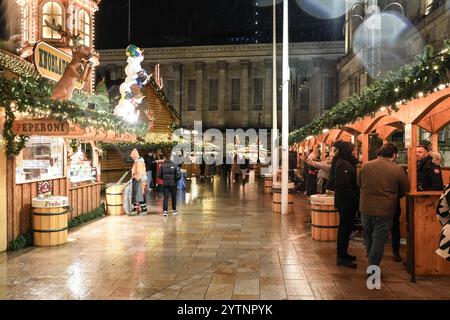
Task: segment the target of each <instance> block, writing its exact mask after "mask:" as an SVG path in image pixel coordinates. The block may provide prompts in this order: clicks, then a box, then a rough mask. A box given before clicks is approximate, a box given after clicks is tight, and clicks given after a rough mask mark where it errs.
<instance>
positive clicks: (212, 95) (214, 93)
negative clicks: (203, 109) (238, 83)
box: [209, 79, 219, 110]
mask: <svg viewBox="0 0 450 320" xmlns="http://www.w3.org/2000/svg"><path fill="white" fill-rule="evenodd" d="M218 106H219V81H218V80H217V79H210V80H209V110H217V109H218Z"/></svg>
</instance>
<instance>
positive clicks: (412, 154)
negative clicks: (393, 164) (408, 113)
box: [408, 124, 419, 193]
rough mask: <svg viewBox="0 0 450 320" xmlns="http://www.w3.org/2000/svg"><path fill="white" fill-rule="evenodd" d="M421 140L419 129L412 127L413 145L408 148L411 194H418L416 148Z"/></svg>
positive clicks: (415, 126)
mask: <svg viewBox="0 0 450 320" xmlns="http://www.w3.org/2000/svg"><path fill="white" fill-rule="evenodd" d="M418 140H419V127H418V126H417V125H414V124H413V125H411V145H410V146H409V148H408V176H409V183H410V192H411V193H415V192H417V154H416V147H417V142H418Z"/></svg>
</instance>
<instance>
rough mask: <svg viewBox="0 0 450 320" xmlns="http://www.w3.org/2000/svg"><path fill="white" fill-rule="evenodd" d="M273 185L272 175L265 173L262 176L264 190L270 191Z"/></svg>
mask: <svg viewBox="0 0 450 320" xmlns="http://www.w3.org/2000/svg"><path fill="white" fill-rule="evenodd" d="M272 186H273V176H272V175H271V174H266V175H265V176H264V192H266V193H272Z"/></svg>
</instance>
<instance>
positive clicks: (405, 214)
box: [297, 86, 450, 281]
mask: <svg viewBox="0 0 450 320" xmlns="http://www.w3.org/2000/svg"><path fill="white" fill-rule="evenodd" d="M449 124H450V88H449V87H448V86H441V87H440V89H439V90H434V92H433V93H430V94H428V95H425V96H424V95H423V94H421V95H420V96H419V97H417V98H416V99H413V100H411V101H409V102H404V103H403V104H401V105H398V110H397V111H394V110H387V108H381V109H380V110H379V111H378V112H376V114H375V115H373V116H367V117H365V118H363V119H361V120H360V121H357V122H355V123H351V124H347V125H345V126H343V127H342V128H340V129H333V130H330V131H328V132H326V133H324V134H322V135H319V136H316V137H309V139H307V140H305V141H301V142H299V143H297V147H298V148H297V149H298V152H299V153H303V152H304V151H305V150H311V149H314V150H318V149H322V150H324V149H323V148H324V147H325V146H330V145H331V144H332V143H333V142H334V141H337V140H347V141H352V142H354V143H355V142H356V143H355V145H356V146H359V149H360V150H359V154H360V160H361V162H362V163H365V162H367V161H369V160H372V159H373V155H371V147H373V144H371V141H370V138H371V135H376V136H377V137H378V139H380V140H381V141H382V142H383V143H386V142H388V141H390V139H391V138H392V135H393V134H394V133H396V132H403V133H404V146H405V148H406V151H407V165H405V169H406V170H407V172H408V176H409V179H410V192H409V193H408V194H407V196H406V198H404V200H403V201H402V235H403V236H406V237H407V247H408V271H409V273H410V274H411V279H412V281H415V277H416V275H450V263H448V262H447V261H445V260H444V259H442V258H441V257H439V256H438V255H437V254H436V253H435V251H436V249H437V247H438V244H439V240H440V231H441V228H442V227H441V225H440V224H439V222H438V220H437V217H436V205H437V202H438V199H439V197H440V195H441V192H421V191H418V190H417V157H416V146H417V145H418V144H419V143H420V141H421V139H420V134H421V132H422V134H423V132H427V133H428V134H429V136H430V142H431V145H432V149H433V150H434V151H439V143H438V141H439V140H438V136H439V135H440V134H441V135H442V132H443V130H444V129H445V128H446V127H447V126H448V125H449ZM442 173H443V180H444V185H445V184H449V183H450V167H442Z"/></svg>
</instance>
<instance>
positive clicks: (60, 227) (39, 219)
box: [31, 197, 69, 247]
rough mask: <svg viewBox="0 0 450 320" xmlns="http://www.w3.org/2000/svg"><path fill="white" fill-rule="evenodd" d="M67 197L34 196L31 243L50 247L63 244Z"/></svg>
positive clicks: (66, 227) (65, 239)
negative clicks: (45, 197) (43, 197)
mask: <svg viewBox="0 0 450 320" xmlns="http://www.w3.org/2000/svg"><path fill="white" fill-rule="evenodd" d="M68 208H69V199H68V198H67V197H50V198H47V199H40V198H35V199H33V200H32V216H31V219H32V221H31V222H32V226H33V244H34V245H35V246H38V247H52V246H59V245H62V244H65V243H66V242H67V234H68V219H67V212H68Z"/></svg>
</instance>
